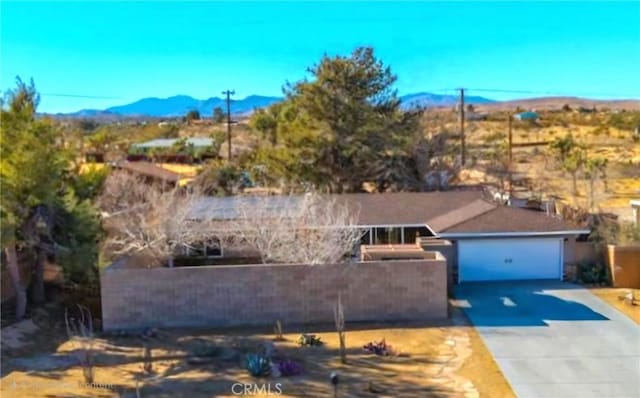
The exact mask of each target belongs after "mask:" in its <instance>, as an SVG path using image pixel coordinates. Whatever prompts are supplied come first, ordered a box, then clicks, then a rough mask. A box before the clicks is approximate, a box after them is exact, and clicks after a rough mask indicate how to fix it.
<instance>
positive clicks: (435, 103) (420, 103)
mask: <svg viewBox="0 0 640 398" xmlns="http://www.w3.org/2000/svg"><path fill="white" fill-rule="evenodd" d="M282 100H283V98H282V97H265V96H260V95H250V96H248V97H246V98H244V99H241V100H235V99H234V100H232V102H231V112H232V113H233V114H234V115H236V116H237V115H247V114H250V113H252V112H253V111H254V110H255V109H260V108H264V107H267V106H269V105H271V104H273V103H276V102H279V101H282ZM400 100H401V101H402V107H403V108H404V109H410V108H414V107H440V106H454V105H455V104H456V103H457V102H458V97H457V96H455V95H440V94H432V93H416V94H408V95H404V96H402V97H400ZM494 102H496V101H494V100H491V99H488V98H484V97H473V96H469V97H466V98H465V103H468V104H489V103H494ZM216 107H220V108H222V109H223V110H226V101H225V99H224V98H218V97H212V98H209V99H206V100H199V99H196V98H193V97H190V96H188V95H176V96H173V97H169V98H143V99H141V100H138V101H135V102H132V103H130V104H126V105H118V106H112V107H110V108H107V109H104V110H98V109H83V110H80V111H78V112H73V113H64V114H57V115H58V116H66V117H77V118H118V117H160V118H162V117H180V116H184V115H186V114H187V112H189V111H192V110H197V111H198V112H200V115H202V116H203V117H210V116H211V114H212V112H213V109H214V108H216Z"/></svg>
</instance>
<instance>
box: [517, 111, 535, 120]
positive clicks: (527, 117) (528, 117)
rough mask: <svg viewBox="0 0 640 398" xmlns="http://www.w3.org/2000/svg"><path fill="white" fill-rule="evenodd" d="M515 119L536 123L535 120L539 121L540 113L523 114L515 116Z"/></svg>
mask: <svg viewBox="0 0 640 398" xmlns="http://www.w3.org/2000/svg"><path fill="white" fill-rule="evenodd" d="M513 118H514V119H517V120H532V121H535V120H538V113H537V112H521V113H517V114H515V115H513Z"/></svg>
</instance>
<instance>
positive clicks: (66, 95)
mask: <svg viewBox="0 0 640 398" xmlns="http://www.w3.org/2000/svg"><path fill="white" fill-rule="evenodd" d="M40 95H41V96H45V97H69V98H90V99H123V98H122V97H103V96H99V95H82V94H59V93H40Z"/></svg>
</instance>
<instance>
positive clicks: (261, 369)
mask: <svg viewBox="0 0 640 398" xmlns="http://www.w3.org/2000/svg"><path fill="white" fill-rule="evenodd" d="M245 367H246V369H247V370H248V371H249V373H250V374H251V376H253V377H267V376H269V375H270V374H271V362H270V361H269V358H268V357H266V356H263V355H260V354H249V355H247V360H246V365H245Z"/></svg>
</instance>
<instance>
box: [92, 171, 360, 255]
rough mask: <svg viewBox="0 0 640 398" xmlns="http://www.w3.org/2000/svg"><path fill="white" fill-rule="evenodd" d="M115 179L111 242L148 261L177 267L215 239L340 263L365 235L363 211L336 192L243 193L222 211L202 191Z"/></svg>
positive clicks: (109, 191)
mask: <svg viewBox="0 0 640 398" xmlns="http://www.w3.org/2000/svg"><path fill="white" fill-rule="evenodd" d="M116 178H117V180H114V181H112V182H109V181H108V182H107V187H106V188H105V191H104V193H103V197H102V198H101V200H100V203H101V205H102V208H103V211H104V218H105V224H106V227H107V230H108V231H109V238H108V239H107V246H106V248H107V250H108V251H109V252H110V253H111V254H113V255H115V256H119V255H135V256H137V257H142V258H143V259H144V261H145V263H146V264H148V266H159V265H163V264H167V263H168V264H169V266H171V265H172V262H173V258H174V257H175V256H177V255H180V254H181V253H183V252H184V251H185V250H187V249H190V248H193V247H194V245H198V244H200V243H202V242H207V241H211V240H216V241H219V242H221V243H223V244H224V245H229V246H238V247H244V248H247V249H251V250H254V251H256V252H257V253H258V254H259V256H260V258H261V260H262V262H263V263H269V262H279V263H303V264H312V265H315V264H328V263H336V262H340V261H342V260H343V259H344V258H345V256H347V255H351V253H352V251H353V249H354V247H355V245H356V244H357V243H358V241H359V240H360V237H361V235H362V232H361V230H360V229H359V228H358V227H357V222H356V221H357V216H358V211H359V209H353V208H349V206H347V205H346V204H345V203H342V202H339V201H338V200H337V199H336V198H335V197H330V196H321V195H318V194H312V193H311V194H306V195H303V196H279V197H268V198H264V197H261V198H260V197H242V198H236V199H233V200H232V201H230V202H226V203H224V204H223V207H224V208H222V209H217V208H215V207H214V204H212V202H211V201H210V200H209V199H210V198H208V197H207V196H205V195H203V194H202V193H201V192H202V191H201V190H174V191H169V192H162V191H159V190H157V189H154V188H153V187H150V186H148V185H145V184H141V183H140V182H139V181H136V180H135V179H133V178H132V177H130V176H117V177H116ZM227 207H229V208H227ZM220 211H222V214H223V216H221V215H220V214H221V213H220ZM228 211H232V212H233V214H231V216H228V215H224V214H226V213H225V212H228Z"/></svg>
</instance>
